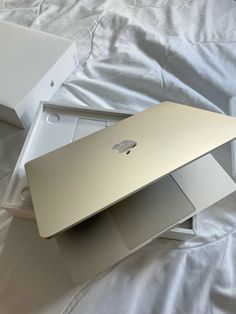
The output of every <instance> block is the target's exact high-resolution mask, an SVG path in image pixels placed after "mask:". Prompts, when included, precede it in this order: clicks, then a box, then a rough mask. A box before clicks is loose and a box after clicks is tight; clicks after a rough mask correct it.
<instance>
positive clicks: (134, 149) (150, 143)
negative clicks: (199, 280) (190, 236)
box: [26, 102, 236, 237]
mask: <svg viewBox="0 0 236 314" xmlns="http://www.w3.org/2000/svg"><path fill="white" fill-rule="evenodd" d="M235 136H236V119H235V118H232V117H228V116H224V115H222V114H218V113H213V112H210V111H206V110H201V109H196V108H192V107H188V106H184V105H180V104H176V103H171V102H164V103H161V104H159V105H157V106H154V107H152V108H150V109H148V110H145V111H144V112H141V113H138V114H136V115H134V116H132V117H129V118H127V119H125V120H123V121H120V122H118V123H116V124H114V125H112V126H110V127H109V128H107V129H104V130H101V131H99V132H97V133H94V134H92V135H90V136H88V137H85V138H83V139H80V140H79V141H77V142H74V143H72V144H69V145H66V146H64V147H62V148H59V149H57V150H55V151H53V152H51V153H49V154H47V155H44V156H42V157H39V158H37V159H35V160H32V161H30V162H29V163H27V164H26V174H27V179H28V182H29V187H30V191H31V195H32V200H33V206H34V210H35V214H36V220H37V223H38V227H39V232H40V235H41V236H42V237H50V236H53V235H55V234H57V233H59V232H61V231H63V230H65V229H68V228H70V227H72V226H74V225H76V224H78V223H80V222H82V221H84V220H85V219H88V218H89V217H91V216H93V215H95V214H96V213H98V212H100V211H102V210H104V209H106V208H108V207H110V206H111V205H113V204H115V203H117V202H119V201H121V200H122V199H124V198H126V197H128V196H130V195H131V194H133V193H135V192H137V191H139V190H141V189H143V188H144V187H146V186H148V185H150V184H152V183H154V182H155V181H157V180H159V179H161V178H162V177H164V176H166V175H168V174H169V173H171V172H173V171H174V170H176V169H178V168H180V167H182V166H184V165H186V164H188V163H189V162H191V161H193V160H195V159H197V158H199V157H201V156H203V155H204V154H206V153H208V152H209V151H211V150H213V149H215V148H216V147H218V146H220V145H222V144H224V143H226V142H228V141H230V140H232V139H234V138H235ZM180 217H181V212H180Z"/></svg>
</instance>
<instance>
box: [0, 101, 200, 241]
mask: <svg viewBox="0 0 236 314" xmlns="http://www.w3.org/2000/svg"><path fill="white" fill-rule="evenodd" d="M130 115H132V113H131V112H119V111H108V110H104V109H94V108H88V107H68V106H62V105H58V104H52V103H49V102H42V103H41V104H40V106H39V108H38V111H37V113H36V115H35V118H34V121H33V123H32V126H31V128H30V131H29V133H28V135H27V138H26V141H25V143H24V146H23V148H22V151H21V154H20V156H19V159H18V161H17V164H16V167H15V169H14V172H13V175H12V178H11V180H10V183H9V186H8V188H7V191H6V194H5V196H4V199H3V204H2V207H3V208H5V209H6V210H8V212H10V213H11V214H12V215H13V216H16V217H21V218H28V219H35V215H34V211H33V206H32V202H31V196H30V191H29V188H28V184H27V180H26V175H25V168H24V165H25V163H26V162H28V161H30V160H32V159H34V158H36V157H39V156H41V155H44V154H46V153H48V152H50V151H53V150H55V149H56V148H59V147H61V146H63V145H66V144H68V143H70V142H73V141H75V140H78V139H80V138H82V137H84V136H86V135H89V134H91V133H94V132H96V131H99V130H101V129H102V128H105V127H108V126H109V125H111V124H113V123H115V122H117V121H120V120H122V119H125V118H127V117H129V116H130ZM195 235H196V217H194V218H192V219H189V220H188V221H186V222H184V223H183V224H181V225H178V226H176V227H175V228H173V229H171V230H169V231H167V232H166V233H165V234H164V235H163V237H166V238H173V239H177V240H187V239H190V238H192V237H193V236H195Z"/></svg>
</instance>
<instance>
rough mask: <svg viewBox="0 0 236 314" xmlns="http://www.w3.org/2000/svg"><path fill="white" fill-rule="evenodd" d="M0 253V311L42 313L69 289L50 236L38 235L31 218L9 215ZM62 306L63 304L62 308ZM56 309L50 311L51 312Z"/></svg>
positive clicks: (68, 282)
mask: <svg viewBox="0 0 236 314" xmlns="http://www.w3.org/2000/svg"><path fill="white" fill-rule="evenodd" d="M4 242H5V243H4V247H3V250H2V252H1V255H0V278H1V281H0V304H1V309H0V312H1V311H3V312H1V313H16V310H17V313H39V312H40V313H41V311H42V312H43V313H45V312H47V309H48V308H50V312H51V310H52V308H53V309H54V307H55V306H57V305H58V304H59V303H60V310H61V306H62V304H63V300H65V299H66V297H67V296H68V295H69V294H70V293H71V292H72V290H73V284H72V282H71V280H70V278H69V276H68V274H67V270H66V269H65V267H64V265H63V262H62V259H61V255H60V252H59V251H58V249H57V246H56V244H55V242H54V239H51V240H43V239H41V238H40V237H39V236H38V232H37V227H36V224H35V222H34V221H29V220H23V219H18V218H13V219H12V221H11V223H10V227H9V229H8V232H7V235H6V238H5V241H4ZM62 308H63V307H62ZM57 312H58V311H57V310H56V308H55V310H53V313H57Z"/></svg>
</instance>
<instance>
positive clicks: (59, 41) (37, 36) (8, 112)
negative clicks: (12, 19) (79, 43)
mask: <svg viewBox="0 0 236 314" xmlns="http://www.w3.org/2000/svg"><path fill="white" fill-rule="evenodd" d="M0 42H1V49H0V73H1V75H0V120H3V121H6V122H9V123H11V124H14V125H16V126H18V127H23V128H28V127H29V126H30V124H31V122H32V119H33V115H34V113H35V111H36V108H37V106H38V104H39V102H40V100H49V99H50V98H51V97H52V96H53V94H54V93H55V92H56V91H57V90H58V89H59V87H60V86H61V84H62V83H63V82H64V81H65V79H66V78H67V77H68V76H69V75H70V74H71V72H72V71H73V70H74V68H75V67H76V65H77V48H76V44H75V42H73V41H72V40H68V39H64V38H61V37H57V36H54V35H50V34H47V33H43V32H40V31H36V30H33V29H30V28H27V27H23V26H19V25H15V24H11V23H7V22H2V21H1V22H0Z"/></svg>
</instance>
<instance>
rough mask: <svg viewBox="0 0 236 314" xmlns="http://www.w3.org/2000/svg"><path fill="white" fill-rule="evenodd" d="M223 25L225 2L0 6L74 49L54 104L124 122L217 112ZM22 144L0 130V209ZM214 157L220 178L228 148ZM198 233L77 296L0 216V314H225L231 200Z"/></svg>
mask: <svg viewBox="0 0 236 314" xmlns="http://www.w3.org/2000/svg"><path fill="white" fill-rule="evenodd" d="M235 17H236V2H235V1H233V0H224V1H222V0H156V1H154V0H146V1H144V0H136V1H135V0H127V1H114V0H113V1H112V0H104V1H103V0H81V1H72V0H68V1H62V0H60V1H59V0H58V1H57V0H51V1H49V0H48V1H32V0H22V1H7V0H6V1H4V0H0V19H3V20H8V21H12V22H15V23H18V24H22V25H26V26H29V27H32V28H36V29H42V30H44V31H47V32H51V33H54V34H58V35H63V36H66V37H69V38H72V39H75V40H76V41H77V44H78V49H79V58H80V66H79V67H78V68H77V69H76V70H75V72H74V73H73V75H72V76H71V77H70V78H69V79H68V80H67V82H66V83H65V84H64V86H63V87H62V88H61V89H60V91H59V92H58V93H57V95H56V96H55V97H54V100H55V101H57V102H61V103H68V104H73V105H76V104H79V105H88V106H100V107H102V108H117V109H131V110H135V111H140V110H143V109H145V108H147V107H149V106H152V105H154V104H156V103H158V102H160V101H162V100H173V101H176V102H181V103H185V104H191V105H193V106H197V107H201V108H206V109H210V110H213V111H219V112H225V113H227V112H228V103H229V99H230V98H231V97H232V96H234V95H236V18H235ZM3 44H4V43H0V45H3ZM0 62H1V61H0ZM13 75H14V74H13ZM180 123H184V121H180ZM24 136H25V133H24V132H22V131H20V130H17V129H16V128H13V127H11V126H9V125H7V124H4V123H3V122H0V198H1V197H2V195H3V193H4V190H5V188H6V185H7V182H8V179H9V177H10V173H11V171H12V170H13V167H14V163H15V161H16V159H17V156H18V154H19V151H20V147H21V145H22V143H23V139H24ZM218 158H219V159H220V160H221V162H222V164H223V165H224V166H225V167H226V169H227V170H228V171H230V169H231V167H230V156H229V146H226V147H225V148H223V149H221V150H219V152H218ZM198 222H199V223H198V232H199V236H198V237H197V238H195V239H194V240H192V241H189V242H188V243H180V242H177V241H171V240H156V241H154V242H152V243H151V244H150V245H148V246H146V247H145V248H144V249H142V250H140V251H139V252H138V253H137V254H135V255H133V256H131V257H129V258H128V259H126V260H124V261H122V262H121V263H119V264H118V265H116V266H114V267H113V268H112V269H110V270H109V271H107V273H106V274H102V275H100V276H98V277H97V278H96V279H94V280H92V281H91V282H89V283H87V284H84V285H83V286H80V287H79V286H76V285H75V284H73V282H72V281H71V279H70V278H69V275H68V273H67V270H66V268H65V266H64V263H63V260H62V257H61V255H60V252H59V250H58V248H57V246H56V243H55V242H54V240H53V239H52V240H42V239H40V238H39V236H38V232H37V228H36V225H35V223H34V222H32V221H26V220H21V219H15V218H13V219H12V218H10V217H9V215H8V214H7V213H6V212H5V211H4V210H1V211H0V313H4V314H5V313H19V314H20V313H24V314H27V313H86V314H87V313H89V314H90V313H101V314H103V313H107V314H113V313H115V314H116V313H118V314H120V313H128V314H130V313H131V314H133V313H140V314H146V313H148V314H149V313H161V314H172V313H181V314H183V313H184V314H185V313H186V314H189V313H193V314H195V313H196V314H199V313H200V314H201V313H204V314H205V313H214V314H215V313H217V314H220V313H236V270H235V269H236V231H235V227H236V194H233V195H231V196H229V197H227V198H226V199H224V200H222V201H221V202H220V203H218V204H216V205H215V206H213V207H212V208H209V209H207V210H206V211H204V212H203V213H201V214H200V215H199V218H198Z"/></svg>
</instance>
